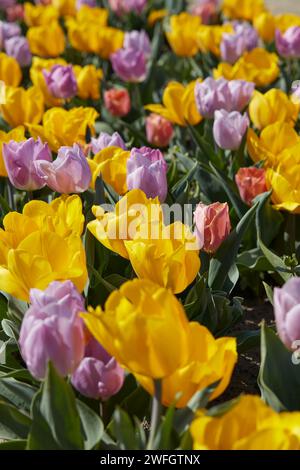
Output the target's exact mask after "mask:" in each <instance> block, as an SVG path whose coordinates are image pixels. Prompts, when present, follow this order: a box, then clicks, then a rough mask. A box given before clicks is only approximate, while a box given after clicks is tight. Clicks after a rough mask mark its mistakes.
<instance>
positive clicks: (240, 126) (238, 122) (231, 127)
mask: <svg viewBox="0 0 300 470" xmlns="http://www.w3.org/2000/svg"><path fill="white" fill-rule="evenodd" d="M248 126H249V118H248V116H247V114H244V115H242V114H240V113H238V112H237V111H233V112H231V113H228V112H227V111H225V110H224V109H222V110H221V111H216V112H215V121H214V126H213V134H214V139H215V141H216V143H217V144H218V146H219V147H220V148H222V149H227V150H237V149H238V148H239V146H240V145H241V142H242V139H243V137H244V135H245V132H246V130H247V128H248Z"/></svg>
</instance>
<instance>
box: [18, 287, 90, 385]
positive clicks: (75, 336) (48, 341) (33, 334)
mask: <svg viewBox="0 0 300 470" xmlns="http://www.w3.org/2000/svg"><path fill="white" fill-rule="evenodd" d="M30 303H31V305H30V307H29V309H28V310H27V312H26V314H25V316H24V319H23V322H22V326H21V332H20V338H19V343H20V348H21V353H22V357H23V359H24V361H25V362H26V365H27V368H28V369H29V371H30V372H31V374H32V375H33V376H34V377H35V378H37V379H44V378H45V375H46V372H47V365H48V362H49V361H51V362H52V364H53V365H54V367H55V369H56V370H57V372H58V373H59V374H60V375H62V376H63V377H65V376H66V375H68V374H71V373H73V372H74V371H75V369H76V368H77V367H78V365H79V363H80V361H81V359H82V358H83V355H84V326H83V322H82V319H81V318H80V317H79V315H78V314H79V313H80V312H83V311H84V310H85V308H84V301H83V297H82V296H81V295H80V294H79V292H78V291H77V289H76V287H75V286H74V284H73V283H72V282H71V281H65V282H58V281H54V282H51V283H50V284H49V286H48V287H47V289H46V290H44V291H42V290H39V289H31V290H30Z"/></svg>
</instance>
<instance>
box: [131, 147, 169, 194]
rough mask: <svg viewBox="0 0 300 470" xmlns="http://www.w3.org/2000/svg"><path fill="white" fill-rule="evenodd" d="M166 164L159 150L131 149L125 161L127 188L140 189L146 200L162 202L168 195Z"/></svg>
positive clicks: (146, 148)
mask: <svg viewBox="0 0 300 470" xmlns="http://www.w3.org/2000/svg"><path fill="white" fill-rule="evenodd" d="M167 170H168V167H167V164H166V161H165V159H164V157H163V154H162V153H161V151H160V150H154V149H151V148H148V147H141V148H140V149H137V148H133V149H132V150H131V153H130V157H129V158H128V160H127V187H128V190H129V191H130V190H131V189H141V190H142V191H144V193H145V194H146V196H147V197H148V198H155V197H157V196H158V198H159V200H160V202H164V200H165V199H166V197H167V193H168V183H167Z"/></svg>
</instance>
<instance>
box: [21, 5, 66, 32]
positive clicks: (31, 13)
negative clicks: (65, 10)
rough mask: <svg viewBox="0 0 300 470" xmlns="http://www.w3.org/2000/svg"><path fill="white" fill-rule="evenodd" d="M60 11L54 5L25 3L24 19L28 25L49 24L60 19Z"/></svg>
mask: <svg viewBox="0 0 300 470" xmlns="http://www.w3.org/2000/svg"><path fill="white" fill-rule="evenodd" d="M58 16H59V12H58V10H57V9H56V8H54V6H52V5H32V3H28V2H26V3H25V4H24V21H25V23H26V25H27V26H40V25H43V24H45V25H48V24H49V23H51V22H52V21H55V20H58Z"/></svg>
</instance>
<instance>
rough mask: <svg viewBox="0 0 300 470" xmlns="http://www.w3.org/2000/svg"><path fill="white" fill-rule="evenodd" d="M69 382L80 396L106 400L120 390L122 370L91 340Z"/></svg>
mask: <svg viewBox="0 0 300 470" xmlns="http://www.w3.org/2000/svg"><path fill="white" fill-rule="evenodd" d="M71 381H72V384H73V386H74V387H75V388H76V390H78V391H79V392H80V393H81V394H82V395H85V396H86V397H89V398H94V399H96V400H97V399H101V400H107V399H108V398H110V397H111V396H112V395H115V394H116V393H118V391H119V390H120V389H121V388H122V385H123V382H124V370H123V369H122V368H121V367H120V366H119V364H118V363H117V361H116V360H115V359H114V358H113V357H111V356H110V355H109V354H108V353H107V352H106V351H105V349H104V348H103V347H102V346H101V344H99V343H98V342H97V341H96V340H95V339H94V338H92V339H90V341H89V343H88V344H87V346H86V348H85V354H84V358H83V359H82V361H81V362H80V364H79V366H78V368H77V369H76V371H75V372H74V374H73V375H72V379H71Z"/></svg>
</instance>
